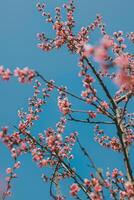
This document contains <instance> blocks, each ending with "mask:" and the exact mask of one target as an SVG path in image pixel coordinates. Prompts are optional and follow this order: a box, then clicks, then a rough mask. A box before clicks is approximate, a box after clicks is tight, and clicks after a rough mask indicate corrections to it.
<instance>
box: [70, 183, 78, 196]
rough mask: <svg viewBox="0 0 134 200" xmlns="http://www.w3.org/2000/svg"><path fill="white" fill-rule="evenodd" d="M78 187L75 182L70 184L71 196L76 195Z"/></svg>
mask: <svg viewBox="0 0 134 200" xmlns="http://www.w3.org/2000/svg"><path fill="white" fill-rule="evenodd" d="M79 190H80V188H79V186H78V185H77V184H76V183H73V184H72V185H71V186H70V194H71V195H72V196H76V195H77V193H78V192H79Z"/></svg>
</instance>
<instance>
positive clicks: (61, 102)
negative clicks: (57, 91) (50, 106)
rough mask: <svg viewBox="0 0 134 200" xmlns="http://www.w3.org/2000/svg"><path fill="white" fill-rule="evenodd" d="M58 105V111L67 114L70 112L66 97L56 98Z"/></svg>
mask: <svg viewBox="0 0 134 200" xmlns="http://www.w3.org/2000/svg"><path fill="white" fill-rule="evenodd" d="M58 106H59V109H60V111H61V112H62V113H63V115H67V114H68V113H69V112H70V107H71V104H70V103H69V101H68V99H67V98H64V99H60V98H59V99H58Z"/></svg>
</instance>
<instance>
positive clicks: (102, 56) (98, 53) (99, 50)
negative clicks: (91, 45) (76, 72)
mask: <svg viewBox="0 0 134 200" xmlns="http://www.w3.org/2000/svg"><path fill="white" fill-rule="evenodd" d="M107 56H108V53H107V50H106V49H105V48H104V47H102V46H98V47H96V48H95V51H94V59H95V60H96V61H97V62H99V63H103V62H104V61H105V60H106V58H107Z"/></svg>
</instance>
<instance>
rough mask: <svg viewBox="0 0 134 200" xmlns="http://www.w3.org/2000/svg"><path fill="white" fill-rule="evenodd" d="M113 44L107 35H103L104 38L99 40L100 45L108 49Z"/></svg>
mask: <svg viewBox="0 0 134 200" xmlns="http://www.w3.org/2000/svg"><path fill="white" fill-rule="evenodd" d="M113 44H114V40H113V39H112V38H111V37H110V36H109V35H104V37H103V38H102V40H101V45H102V46H103V47H104V48H106V49H108V48H110V47H112V46H113Z"/></svg>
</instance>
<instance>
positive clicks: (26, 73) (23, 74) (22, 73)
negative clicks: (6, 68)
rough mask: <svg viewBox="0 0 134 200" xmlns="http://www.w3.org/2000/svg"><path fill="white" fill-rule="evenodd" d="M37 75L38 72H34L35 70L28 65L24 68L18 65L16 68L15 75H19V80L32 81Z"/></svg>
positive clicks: (22, 81) (23, 81)
mask: <svg viewBox="0 0 134 200" xmlns="http://www.w3.org/2000/svg"><path fill="white" fill-rule="evenodd" d="M35 75H36V73H35V72H34V70H31V69H29V68H28V67H24V68H23V69H20V68H19V67H17V68H16V69H15V70H14V76H16V77H18V80H19V81H20V82H21V83H28V82H31V81H32V79H33V78H34V77H35Z"/></svg>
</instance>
